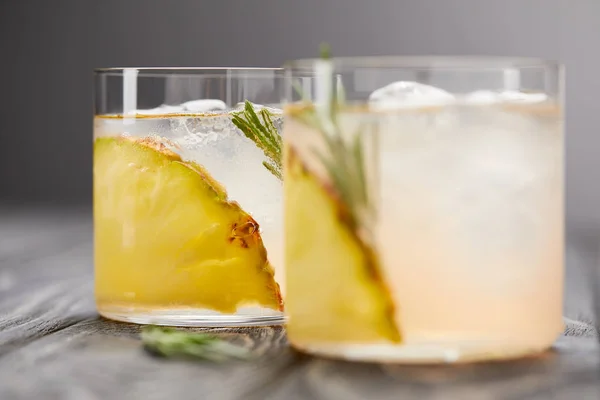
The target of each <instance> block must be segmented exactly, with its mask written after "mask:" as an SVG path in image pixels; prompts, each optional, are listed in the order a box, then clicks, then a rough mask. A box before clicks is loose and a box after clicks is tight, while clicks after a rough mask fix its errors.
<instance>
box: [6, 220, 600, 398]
mask: <svg viewBox="0 0 600 400" xmlns="http://www.w3.org/2000/svg"><path fill="white" fill-rule="evenodd" d="M91 229H92V225H91V217H90V215H89V213H85V212H71V213H56V212H54V213H52V212H47V211H46V212H45V211H27V210H26V211H19V210H2V209H0V399H2V400H4V399H73V400H75V399H78V400H87V399H219V400H220V399H224V400H227V399H250V400H252V399H344V400H345V399H348V400H353V399H413V398H414V399H419V400H428V399H450V400H452V399H460V400H469V399H478V400H479V399H507V400H508V399H511V400H512V399H515V400H516V399H540V400H541V399H574V400H587V399H590V400H592V399H594V400H597V399H600V350H599V348H598V341H597V331H596V328H595V327H594V312H593V304H594V302H593V296H592V290H591V288H592V286H593V285H592V282H594V281H593V279H592V278H593V277H594V273H595V271H597V267H596V266H597V263H596V255H597V247H596V246H597V244H596V240H595V237H594V235H595V233H589V232H587V233H581V232H579V233H577V232H575V233H573V234H572V235H569V241H568V246H567V264H568V267H567V276H566V278H567V279H566V280H567V290H566V293H567V295H566V302H565V314H566V317H567V319H566V322H567V329H566V331H565V333H566V334H565V336H563V337H562V338H561V339H560V340H559V341H558V342H557V344H556V346H555V348H554V349H553V350H552V351H550V352H548V353H547V354H545V355H544V356H542V357H537V358H531V359H524V360H520V361H513V362H496V363H485V364H475V365H463V366H437V367H432V366H429V367H414V366H412V367H409V366H400V365H378V364H366V363H349V362H342V361H336V360H327V359H319V358H314V357H309V356H305V355H301V354H299V353H296V352H295V351H293V350H292V349H290V348H289V346H288V344H287V341H286V337H285V330H284V328H282V327H265V328H252V329H210V330H209V331H212V332H214V333H215V334H218V335H222V336H224V337H226V338H228V339H230V340H232V341H234V342H238V343H243V344H245V345H247V346H248V347H249V348H251V349H252V351H253V352H254V353H255V354H256V355H257V358H256V359H255V360H253V361H247V362H231V363H224V364H214V363H206V362H193V361H183V360H165V359H161V358H157V357H154V356H152V355H150V354H149V353H147V352H146V351H145V350H144V349H143V348H142V346H141V344H140V341H139V327H138V326H136V325H130V324H123V323H117V322H112V321H108V320H104V319H101V318H99V317H98V316H97V314H96V312H95V308H94V303H93V297H92V251H93V248H92V231H91ZM596 237H600V236H596Z"/></svg>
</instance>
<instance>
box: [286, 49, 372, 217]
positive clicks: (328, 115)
mask: <svg viewBox="0 0 600 400" xmlns="http://www.w3.org/2000/svg"><path fill="white" fill-rule="evenodd" d="M329 59H330V50H329V47H328V46H327V45H322V46H321V62H330V61H329ZM325 71H327V69H325ZM325 73H327V72H325ZM331 76H332V75H331V72H330V71H329V73H328V75H327V76H323V78H325V79H324V80H323V81H324V82H325V84H327V85H329V87H330V89H331V90H329V91H328V95H329V98H328V99H327V101H325V102H324V104H316V105H314V106H307V107H305V108H304V109H302V110H301V111H300V112H299V113H298V114H297V115H296V118H297V119H298V120H299V121H300V122H302V123H304V124H305V125H307V126H309V127H310V128H311V129H314V130H315V131H318V132H319V133H320V134H321V137H322V139H323V142H324V144H325V150H326V151H325V154H324V153H323V152H319V151H317V150H316V149H315V155H316V156H317V157H318V158H319V160H320V161H321V162H322V163H323V165H324V167H325V169H326V171H327V173H328V175H329V177H330V178H331V180H332V184H333V186H334V188H335V190H336V192H337V193H338V195H339V196H340V198H341V200H342V202H343V203H344V204H345V205H346V207H347V208H348V211H349V213H350V215H349V217H350V222H351V224H352V225H353V226H354V228H358V227H360V228H362V229H368V225H369V224H368V219H369V218H370V217H372V213H373V208H372V204H371V201H370V196H369V190H368V179H367V173H366V168H365V155H364V150H363V147H364V145H363V131H364V129H365V126H364V125H361V126H358V127H357V130H356V132H354V133H353V134H352V135H347V137H346V138H345V137H344V136H346V135H344V134H343V133H342V129H341V127H340V124H339V121H338V111H339V109H340V108H341V107H343V106H344V104H345V93H344V88H343V85H342V81H341V77H337V81H336V85H335V89H336V91H335V95H334V94H333V93H334V91H333V88H334V85H333V82H331Z"/></svg>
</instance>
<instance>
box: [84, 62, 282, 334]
mask: <svg viewBox="0 0 600 400" xmlns="http://www.w3.org/2000/svg"><path fill="white" fill-rule="evenodd" d="M282 82H283V75H282V71H281V70H280V69H266V68H258V69H236V68H228V69H223V68H221V69H205V68H195V69H177V68H175V69H155V68H124V69H100V70H97V71H96V73H95V85H96V109H95V118H94V229H95V292H96V303H97V308H98V311H99V312H100V314H101V315H103V316H105V317H107V318H110V319H116V320H121V321H127V322H134V323H143V324H159V325H179V326H232V325H236V326H240V325H241V326H243V325H264V324H277V323H281V322H283V313H282V310H283V302H282V291H281V289H280V286H279V284H278V283H277V281H279V280H280V277H281V275H282V273H281V272H282V271H280V270H279V269H280V268H281V267H282V264H283V260H282V259H283V241H282V234H283V227H282V215H281V213H282V187H281V175H282V171H281V153H282V149H281V137H280V129H281V126H282V111H281V109H279V108H277V107H278V104H279V103H280V102H281V98H282ZM275 271H277V273H275Z"/></svg>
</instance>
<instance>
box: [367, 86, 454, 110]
mask: <svg viewBox="0 0 600 400" xmlns="http://www.w3.org/2000/svg"><path fill="white" fill-rule="evenodd" d="M454 100H455V97H454V96H453V95H452V94H450V93H448V92H446V91H445V90H443V89H439V88H436V87H433V86H429V85H424V84H422V83H417V82H409V81H398V82H394V83H390V84H389V85H387V86H384V87H382V88H379V89H377V90H375V91H374V92H373V93H371V95H370V96H369V103H370V105H371V106H372V107H374V108H377V109H394V108H409V107H422V106H431V105H444V104H449V103H452V102H454Z"/></svg>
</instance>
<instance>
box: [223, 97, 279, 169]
mask: <svg viewBox="0 0 600 400" xmlns="http://www.w3.org/2000/svg"><path fill="white" fill-rule="evenodd" d="M259 114H260V118H259V116H258V115H257V114H256V111H255V110H254V106H253V105H252V103H250V102H249V101H248V100H246V102H245V103H244V109H243V110H242V111H237V112H233V113H232V117H231V121H232V122H233V124H234V125H235V126H236V127H237V128H238V129H239V130H240V131H242V133H243V134H244V136H246V137H247V138H248V139H250V140H252V141H253V142H254V143H255V144H256V146H258V147H259V148H260V149H261V150H262V151H263V153H264V155H265V156H266V157H267V158H268V162H263V165H264V166H265V168H267V170H268V171H269V172H271V173H272V174H273V175H275V176H276V177H277V178H278V179H280V180H281V179H282V176H283V174H282V173H281V170H282V164H281V162H282V161H281V158H282V154H281V152H282V147H283V145H282V140H281V136H280V135H279V132H278V131H277V128H276V127H275V124H274V123H273V114H272V113H271V112H269V111H268V110H267V109H265V108H263V109H261V110H260V111H259Z"/></svg>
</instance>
